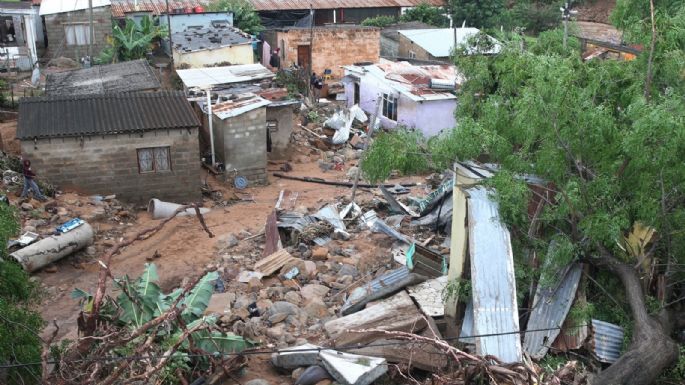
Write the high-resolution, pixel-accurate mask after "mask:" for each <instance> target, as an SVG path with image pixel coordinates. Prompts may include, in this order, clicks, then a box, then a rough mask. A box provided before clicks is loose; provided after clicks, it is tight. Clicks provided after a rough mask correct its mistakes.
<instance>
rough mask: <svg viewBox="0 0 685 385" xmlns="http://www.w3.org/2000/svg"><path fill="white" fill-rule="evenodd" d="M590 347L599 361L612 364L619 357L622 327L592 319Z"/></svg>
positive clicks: (621, 343) (621, 344)
mask: <svg viewBox="0 0 685 385" xmlns="http://www.w3.org/2000/svg"><path fill="white" fill-rule="evenodd" d="M590 331H591V333H592V338H591V343H590V348H591V349H592V351H593V353H595V355H596V356H597V358H598V359H599V360H600V361H601V362H605V363H608V364H613V363H614V362H616V361H617V360H618V358H619V357H621V347H622V346H623V328H622V327H620V326H617V325H614V324H612V323H609V322H604V321H600V320H596V319H593V320H592V324H591V327H590Z"/></svg>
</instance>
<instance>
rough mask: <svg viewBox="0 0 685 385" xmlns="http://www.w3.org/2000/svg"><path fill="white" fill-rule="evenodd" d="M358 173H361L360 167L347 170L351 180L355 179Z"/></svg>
mask: <svg viewBox="0 0 685 385" xmlns="http://www.w3.org/2000/svg"><path fill="white" fill-rule="evenodd" d="M358 172H359V167H357V166H352V167H350V168H349V170H347V177H348V178H350V179H354V178H355V177H356V175H357V173H358ZM360 179H361V178H360Z"/></svg>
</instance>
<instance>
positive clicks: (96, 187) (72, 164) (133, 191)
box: [21, 128, 201, 203]
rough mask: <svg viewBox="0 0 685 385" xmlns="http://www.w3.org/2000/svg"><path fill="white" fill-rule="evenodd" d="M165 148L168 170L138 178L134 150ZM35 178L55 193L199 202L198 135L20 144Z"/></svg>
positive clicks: (177, 132) (160, 133)
mask: <svg viewBox="0 0 685 385" xmlns="http://www.w3.org/2000/svg"><path fill="white" fill-rule="evenodd" d="M164 146H168V147H169V153H170V160H171V171H168V172H156V173H142V174H141V173H140V172H139V170H138V153H137V149H139V148H147V147H164ZM21 150H22V154H23V156H24V157H27V158H28V159H30V160H31V164H32V168H33V169H34V170H35V171H36V173H37V174H38V177H39V178H45V179H46V180H48V181H49V182H51V183H53V184H55V185H57V186H58V187H59V188H61V189H66V190H74V191H78V192H82V193H86V194H102V195H107V194H116V195H117V197H118V198H120V199H122V200H124V201H127V202H134V203H146V202H147V201H148V200H149V199H151V198H158V199H161V200H165V201H171V202H176V203H187V202H197V201H199V200H200V199H201V190H200V186H201V177H200V175H201V172H200V171H201V170H200V160H199V144H198V130H197V128H193V129H190V130H186V129H169V130H157V131H150V132H145V133H142V134H134V133H131V134H119V135H105V136H85V137H83V139H81V138H73V137H72V138H57V139H39V140H37V141H36V142H35V143H34V142H33V141H31V140H24V141H22V143H21Z"/></svg>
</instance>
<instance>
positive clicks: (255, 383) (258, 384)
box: [245, 378, 271, 385]
mask: <svg viewBox="0 0 685 385" xmlns="http://www.w3.org/2000/svg"><path fill="white" fill-rule="evenodd" d="M245 385H271V383H270V382H269V381H267V380H262V379H261V378H257V379H255V380H250V381H248V382H246V383H245Z"/></svg>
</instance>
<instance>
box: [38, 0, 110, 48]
mask: <svg viewBox="0 0 685 385" xmlns="http://www.w3.org/2000/svg"><path fill="white" fill-rule="evenodd" d="M44 17H45V28H46V31H47V35H48V49H49V50H50V53H51V55H56V54H57V53H58V52H59V56H64V57H68V58H71V59H74V60H79V59H80V58H82V57H84V56H86V55H88V45H79V46H68V45H66V40H65V32H64V24H65V23H66V24H69V23H87V24H88V23H89V21H90V19H89V12H88V10H80V11H74V12H65V13H58V14H54V15H46V16H44ZM93 29H94V34H95V40H94V44H93V52H92V55H93V57H96V56H98V55H99V54H100V52H101V51H102V50H103V49H104V48H105V47H106V46H107V39H108V37H109V36H111V35H112V13H111V11H110V7H109V6H106V7H97V8H93Z"/></svg>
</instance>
